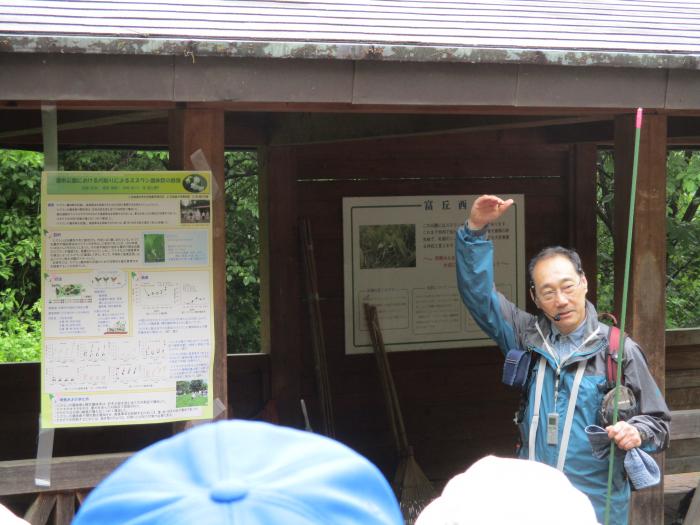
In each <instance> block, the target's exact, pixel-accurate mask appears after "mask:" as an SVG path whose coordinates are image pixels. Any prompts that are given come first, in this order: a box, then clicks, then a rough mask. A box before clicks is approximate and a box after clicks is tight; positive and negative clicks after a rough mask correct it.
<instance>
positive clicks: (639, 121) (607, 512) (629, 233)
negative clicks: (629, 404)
mask: <svg viewBox="0 0 700 525" xmlns="http://www.w3.org/2000/svg"><path fill="white" fill-rule="evenodd" d="M641 131H642V108H637V119H636V122H635V133H634V160H633V163H632V185H631V186H632V187H631V188H630V209H629V216H628V219H627V244H626V246H625V277H624V281H623V284H622V308H621V310H620V348H619V349H618V350H617V378H616V381H615V401H614V406H613V420H612V424H613V425H614V424H615V423H617V417H618V407H617V404H618V402H619V399H620V383H621V382H622V359H623V357H624V349H625V321H626V318H627V291H628V290H629V280H630V258H631V255H632V230H633V229H634V203H635V197H636V195H637V166H638V165H639V141H640V136H641ZM615 447H616V445H615V442H614V441H611V442H610V461H609V462H608V494H607V496H606V498H605V525H609V523H610V498H611V496H612V478H613V468H614V465H615Z"/></svg>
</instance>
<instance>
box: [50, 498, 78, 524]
mask: <svg viewBox="0 0 700 525" xmlns="http://www.w3.org/2000/svg"><path fill="white" fill-rule="evenodd" d="M74 517H75V493H74V492H59V493H58V494H57V495H56V517H55V519H54V525H70V524H71V522H72V521H73V518H74Z"/></svg>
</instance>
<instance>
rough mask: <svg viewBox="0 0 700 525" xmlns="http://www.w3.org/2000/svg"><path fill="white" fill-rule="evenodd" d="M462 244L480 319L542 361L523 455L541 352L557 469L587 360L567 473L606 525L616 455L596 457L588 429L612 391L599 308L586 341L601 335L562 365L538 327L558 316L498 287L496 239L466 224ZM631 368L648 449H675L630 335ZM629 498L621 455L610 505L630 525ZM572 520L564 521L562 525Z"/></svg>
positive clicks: (508, 345) (539, 441) (542, 434)
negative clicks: (580, 369)
mask: <svg viewBox="0 0 700 525" xmlns="http://www.w3.org/2000/svg"><path fill="white" fill-rule="evenodd" d="M456 247H457V248H456V250H457V281H458V285H459V292H460V295H461V297H462V301H463V302H464V304H465V305H466V306H467V308H468V309H469V311H470V313H471V314H472V317H473V318H474V320H475V321H476V322H477V324H478V325H479V326H480V327H481V329H482V330H483V331H484V332H486V334H488V335H489V337H491V338H492V339H493V340H494V341H495V342H496V343H497V344H498V346H499V347H500V348H501V351H502V352H503V353H504V354H505V353H506V352H508V350H510V349H513V348H520V349H528V350H530V351H532V352H535V353H536V354H537V355H536V356H533V358H534V361H535V366H534V369H533V371H532V373H531V375H530V379H529V382H528V385H527V390H526V392H527V395H526V405H525V411H524V414H523V420H522V422H521V423H520V424H519V430H520V435H521V439H522V444H523V446H522V448H521V450H520V456H521V457H523V458H527V456H528V449H529V442H528V439H529V431H530V423H531V422H532V417H533V409H534V404H535V379H536V377H537V371H538V367H539V363H540V359H539V356H545V358H546V367H547V368H546V370H545V376H544V385H543V390H542V396H541V401H540V403H541V405H540V419H539V425H538V429H537V437H536V444H535V459H536V460H537V461H540V462H542V463H546V464H548V465H550V466H553V467H556V465H557V459H558V456H559V446H560V445H561V443H562V434H563V427H564V421H565V419H566V413H567V408H568V404H569V398H570V393H571V389H572V384H573V380H574V375H575V373H576V369H577V366H578V363H579V362H580V361H582V360H585V361H586V365H585V371H584V375H583V378H582V381H581V385H580V387H579V391H578V397H577V400H576V406H575V410H574V417H573V423H572V426H571V433H570V436H569V445H568V449H567V453H566V456H565V457H566V460H565V463H564V474H566V476H567V477H568V478H569V480H570V481H571V483H572V484H573V485H574V486H575V487H576V488H578V489H579V490H581V491H582V492H583V493H585V494H586V495H587V496H588V497H589V498H590V499H591V502H592V503H593V506H594V507H595V510H596V515H597V517H598V520H599V521H600V522H601V523H604V515H605V499H606V495H607V482H608V460H607V459H603V460H601V459H597V458H595V457H594V456H593V455H592V453H591V446H590V444H589V441H588V438H587V437H586V434H585V432H584V428H585V427H586V426H587V425H591V424H597V423H598V421H597V412H598V409H599V407H600V404H601V401H602V398H603V395H604V393H605V388H604V385H605V382H606V355H607V352H608V339H607V334H608V329H607V328H606V327H604V326H603V325H602V324H601V323H599V322H598V315H597V312H596V310H595V307H594V306H593V305H592V304H591V303H587V305H586V321H585V335H584V338H587V337H588V336H589V335H591V334H592V333H594V332H595V335H594V336H593V337H591V338H590V339H589V340H588V342H587V343H586V344H584V345H583V346H582V347H581V348H579V349H578V350H577V351H576V352H574V353H573V354H572V355H571V356H569V357H568V358H567V359H566V360H565V362H563V363H559V362H557V360H558V357H556V358H555V357H553V356H551V355H550V354H549V353H548V352H547V351H546V350H545V348H544V344H543V341H542V336H541V335H540V333H539V332H538V330H537V325H539V328H540V330H541V332H542V335H544V337H545V338H548V337H549V334H550V333H551V324H550V321H549V320H548V319H547V318H546V317H544V316H539V317H538V316H534V315H532V314H529V313H527V312H525V311H523V310H520V309H519V308H517V307H516V306H515V305H514V304H513V303H511V302H510V301H508V300H507V299H506V298H505V297H504V296H503V295H502V294H500V293H499V292H498V291H497V290H496V289H495V286H494V282H493V244H492V242H491V241H489V240H488V239H486V238H485V236H481V235H475V234H474V233H473V232H471V231H469V230H468V229H467V228H466V227H464V226H462V227H460V228H459V229H458V230H457V239H456ZM557 369H558V370H559V373H560V380H559V394H558V396H557V401H556V406H554V385H555V376H556V371H557ZM623 373H624V379H625V384H626V385H627V386H628V387H630V388H631V389H632V390H633V391H634V393H635V396H636V398H637V402H638V404H639V408H640V415H638V416H634V417H632V418H630V419H629V420H628V422H629V423H631V424H633V425H635V426H636V427H637V429H638V430H639V431H640V434H641V436H642V440H643V442H642V449H643V450H645V451H646V452H649V453H654V452H660V451H662V450H664V449H665V448H666V447H667V446H668V440H669V422H670V420H671V415H670V412H669V410H668V407H667V406H666V402H665V401H664V399H663V396H662V395H661V392H660V390H659V388H658V387H657V385H656V383H655V382H654V379H653V378H652V376H651V374H650V372H649V369H648V367H647V363H646V359H645V357H644V355H643V353H642V351H641V350H640V348H639V346H638V345H637V344H636V343H635V342H634V341H633V340H632V339H630V338H629V337H626V338H625V350H624V362H623ZM553 412H556V413H557V414H558V416H559V425H558V431H559V436H558V437H559V439H558V444H557V445H549V444H547V414H550V413H553ZM629 497H630V486H629V483H628V481H627V479H626V477H625V473H624V468H623V462H622V459H621V458H616V461H615V471H614V475H613V490H612V499H611V506H610V507H611V510H610V523H611V524H614V525H625V524H626V523H627V515H628V507H629ZM542 504H545V503H542ZM535 508H536V506H535ZM565 521H566V520H565V519H563V521H562V522H565Z"/></svg>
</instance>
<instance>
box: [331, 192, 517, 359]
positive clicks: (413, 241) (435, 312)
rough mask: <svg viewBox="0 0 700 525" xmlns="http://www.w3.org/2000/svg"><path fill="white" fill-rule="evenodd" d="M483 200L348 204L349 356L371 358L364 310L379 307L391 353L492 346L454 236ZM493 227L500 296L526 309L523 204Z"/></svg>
mask: <svg viewBox="0 0 700 525" xmlns="http://www.w3.org/2000/svg"><path fill="white" fill-rule="evenodd" d="M477 197H478V195H447V196H436V195H431V196H408V197H348V198H344V199H343V248H344V261H345V262H344V264H345V268H344V276H345V327H346V328H345V351H346V353H348V354H355V353H366V352H371V351H372V347H371V343H370V338H369V332H368V330H367V326H366V323H365V318H364V311H363V303H370V304H373V305H375V306H376V307H377V313H378V315H379V321H380V324H381V327H382V335H383V338H384V343H385V345H386V348H387V350H389V351H397V350H418V349H420V350H428V349H437V348H461V347H470V346H486V345H491V344H493V343H492V342H491V340H490V339H489V338H488V337H487V336H486V335H485V334H484V333H483V332H482V331H481V330H480V329H479V328H478V327H477V325H476V323H475V322H474V320H473V319H472V318H471V316H470V315H469V312H468V311H467V310H466V308H465V307H464V305H463V304H462V301H461V299H460V297H459V293H458V291H457V282H456V267H455V233H456V230H457V228H458V227H459V226H461V225H462V224H464V221H465V220H466V218H467V215H468V213H469V210H470V209H471V205H472V203H473V202H474V200H475V199H476V198H477ZM504 198H512V199H514V200H515V205H514V206H513V207H512V208H511V209H510V210H508V212H506V214H505V215H503V216H502V217H501V218H500V220H499V221H498V222H496V223H494V224H492V225H491V227H490V230H489V237H490V239H491V240H493V243H494V252H495V253H494V256H495V258H494V277H495V281H496V286H497V288H498V290H499V291H500V292H501V293H503V294H504V295H505V296H506V297H507V298H508V299H509V300H511V301H513V302H514V303H515V304H517V305H518V306H520V307H521V308H524V306H525V255H524V253H525V252H524V250H525V238H524V232H525V226H524V202H525V201H524V197H523V196H522V195H507V196H504Z"/></svg>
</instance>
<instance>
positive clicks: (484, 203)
mask: <svg viewBox="0 0 700 525" xmlns="http://www.w3.org/2000/svg"><path fill="white" fill-rule="evenodd" d="M512 204H513V199H508V200H506V201H504V200H503V199H501V198H500V197H497V196H495V195H482V196H481V197H479V198H478V199H476V200H475V201H474V204H472V210H471V212H470V213H469V221H468V224H467V226H468V227H469V229H470V230H480V229H481V228H483V227H484V226H486V225H487V224H490V223H492V222H493V221H495V220H496V219H498V218H499V217H500V216H501V215H503V214H504V213H505V212H506V211H507V210H508V208H510V207H511V205H512Z"/></svg>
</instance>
